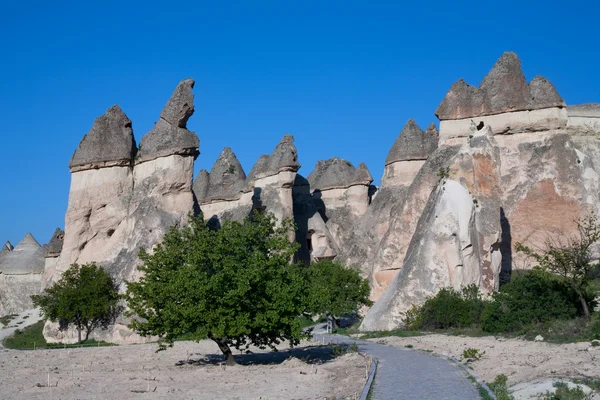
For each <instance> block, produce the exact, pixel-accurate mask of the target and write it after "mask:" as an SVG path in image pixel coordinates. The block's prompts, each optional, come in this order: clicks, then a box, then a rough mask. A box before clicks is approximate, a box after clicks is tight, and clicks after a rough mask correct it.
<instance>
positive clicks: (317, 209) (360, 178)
mask: <svg viewBox="0 0 600 400" xmlns="http://www.w3.org/2000/svg"><path fill="white" fill-rule="evenodd" d="M371 182H373V177H372V176H371V173H370V172H369V169H368V168H367V166H366V165H365V164H364V163H361V164H360V165H359V166H358V167H356V168H355V167H354V165H352V163H350V162H349V161H346V160H343V159H341V158H337V157H334V158H331V159H329V160H322V161H319V162H317V164H316V166H315V169H314V170H313V171H312V172H311V173H310V174H309V176H308V178H307V179H305V178H304V177H301V176H297V178H296V181H295V183H294V190H293V199H294V219H295V221H296V225H297V226H298V231H297V235H296V239H297V240H298V242H299V243H300V245H301V248H300V251H299V258H300V259H303V260H305V261H309V260H316V261H318V260H322V259H332V258H334V257H336V256H338V255H340V254H341V246H342V245H344V244H346V243H348V242H349V241H351V240H352V239H351V238H352V237H353V236H354V235H355V234H356V232H354V230H353V227H354V224H355V223H357V222H358V220H359V219H360V217H361V216H362V215H363V214H364V213H365V212H366V211H367V208H368V207H369V204H370V202H371V197H372V195H373V193H372V192H373V188H372V187H371Z"/></svg>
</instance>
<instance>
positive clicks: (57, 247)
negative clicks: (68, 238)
mask: <svg viewBox="0 0 600 400" xmlns="http://www.w3.org/2000/svg"><path fill="white" fill-rule="evenodd" d="M64 238H65V231H63V230H62V229H60V228H56V230H55V231H54V233H53V234H52V238H51V239H50V241H49V242H48V247H46V257H58V256H60V252H61V251H62V245H63V240H64Z"/></svg>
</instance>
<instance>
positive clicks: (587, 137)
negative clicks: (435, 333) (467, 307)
mask: <svg viewBox="0 0 600 400" xmlns="http://www.w3.org/2000/svg"><path fill="white" fill-rule="evenodd" d="M524 82H525V80H524V78H523V75H522V72H521V70H520V62H519V61H518V58H516V56H515V55H514V54H512V53H507V54H505V55H503V56H502V57H501V59H500V60H499V61H498V63H497V64H496V66H495V67H494V68H493V69H492V71H491V72H490V73H489V74H488V75H487V76H486V78H485V79H484V81H483V82H482V84H481V85H480V87H479V88H473V87H470V86H467V85H466V84H464V82H459V83H457V84H455V85H453V87H452V88H451V89H450V92H449V93H448V94H447V95H446V97H445V98H444V100H443V101H442V103H441V104H440V107H439V108H438V111H437V115H438V116H439V117H440V120H441V123H440V125H441V129H440V141H441V147H440V148H438V150H436V151H435V152H434V153H433V154H432V155H431V156H430V158H429V159H428V160H427V162H426V163H425V164H424V165H423V167H422V168H421V170H420V171H419V175H418V176H417V178H415V183H416V182H418V181H420V180H422V179H423V175H422V174H423V173H424V170H425V169H426V168H427V167H428V164H430V163H432V162H433V160H438V161H436V164H439V165H440V168H441V170H440V172H441V173H440V178H438V179H439V181H438V183H437V184H436V185H435V186H434V190H433V192H432V193H431V196H429V197H428V200H427V207H426V208H425V210H424V211H423V213H422V215H420V216H419V217H418V221H419V222H418V224H419V225H418V227H417V229H416V233H415V234H414V236H413V237H412V240H411V242H410V245H409V247H408V250H407V252H406V257H405V258H404V263H403V266H402V268H401V270H400V273H399V274H398V275H397V276H396V277H395V279H394V280H393V281H392V283H391V284H390V286H389V287H388V289H387V290H386V292H385V293H384V294H383V295H382V296H381V298H380V300H379V301H378V302H377V303H376V304H375V306H374V307H373V308H372V309H371V310H370V311H369V313H368V314H367V316H366V317H365V319H364V321H363V323H362V326H361V329H362V330H379V329H394V328H398V327H400V326H402V318H403V313H404V312H405V311H406V310H407V309H408V308H409V307H410V306H411V304H419V303H421V302H422V301H423V300H424V299H425V298H426V297H427V296H431V295H434V294H435V293H436V292H437V291H438V290H439V289H441V288H442V287H445V286H452V287H455V288H459V287H460V286H463V285H467V284H470V283H475V284H477V285H479V286H480V287H481V288H482V290H483V291H488V292H489V291H492V290H495V289H497V288H498V285H499V283H500V281H501V280H506V279H507V277H509V276H510V271H511V269H512V268H527V267H529V265H527V264H526V263H525V260H524V259H523V258H521V257H517V256H516V255H514V254H513V253H512V249H513V245H514V243H515V242H524V243H527V244H529V245H531V246H534V247H536V246H543V245H544V242H545V240H546V239H547V238H548V235H550V234H553V235H570V234H573V233H574V230H575V224H574V223H573V221H574V220H576V219H578V218H580V217H582V216H583V215H585V214H586V213H587V212H588V211H590V210H593V211H595V212H598V210H599V208H600V207H599V205H600V198H599V193H600V192H599V191H598V189H599V187H598V182H599V181H598V176H599V175H598V168H599V167H600V163H599V162H600V159H599V156H600V146H599V144H598V141H597V134H598V133H599V131H598V130H597V129H596V126H595V125H594V122H596V121H595V120H594V119H595V118H596V116H595V111H596V110H597V108H596V107H595V106H594V105H590V106H575V107H569V108H565V105H564V102H563V101H562V99H561V98H560V96H559V95H558V94H557V92H556V90H555V89H554V88H553V86H552V85H551V84H550V83H549V82H548V81H547V80H545V79H543V78H535V79H534V80H532V82H530V83H529V85H526V84H525V83H524ZM527 113H528V114H527ZM535 113H537V114H535ZM524 116H526V117H524ZM584 121H585V122H584ZM590 122H591V123H590ZM467 123H468V125H469V126H468V127H467ZM450 149H454V150H452V151H450ZM444 153H445V154H444ZM408 196H411V195H410V194H409V195H408ZM406 217H407V215H406V214H402V213H400V214H398V215H397V216H396V217H395V218H393V220H392V222H391V223H390V227H391V228H390V231H389V232H388V234H392V235H393V234H394V232H397V231H398V229H397V227H394V226H393V225H394V223H395V220H398V219H399V220H404V219H406ZM393 245H394V241H391V242H390V243H388V244H387V247H388V248H391V249H393V248H394V246H393ZM380 246H381V247H386V243H385V239H384V241H383V242H382V243H381V244H380ZM384 253H385V251H384ZM375 260H376V261H375V262H376V263H381V262H384V263H385V262H386V261H385V258H384V257H380V256H378V257H375Z"/></svg>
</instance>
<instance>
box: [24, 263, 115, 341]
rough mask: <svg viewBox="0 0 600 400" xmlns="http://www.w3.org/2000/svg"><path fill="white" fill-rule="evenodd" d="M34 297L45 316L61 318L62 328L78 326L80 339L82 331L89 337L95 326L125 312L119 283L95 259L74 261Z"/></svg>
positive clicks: (109, 321)
mask: <svg viewBox="0 0 600 400" xmlns="http://www.w3.org/2000/svg"><path fill="white" fill-rule="evenodd" d="M31 299H32V300H33V304H34V305H35V306H36V307H40V309H41V312H42V316H43V317H44V318H45V319H48V320H50V321H52V322H58V324H59V329H61V330H67V329H68V328H69V327H70V326H75V327H76V328H77V335H78V343H81V342H82V337H81V333H82V331H84V332H85V339H84V340H88V338H89V335H90V333H91V332H92V331H93V330H94V329H96V328H98V327H104V328H105V327H107V326H108V325H110V324H112V323H113V322H114V321H115V319H116V318H117V316H118V315H119V313H120V312H121V307H120V306H119V294H118V285H117V283H116V282H115V281H114V280H113V278H112V277H111V276H110V274H109V273H108V272H106V271H105V270H104V269H102V268H101V267H99V266H97V265H96V264H94V263H90V264H84V265H79V264H73V265H71V267H70V268H69V269H68V270H66V271H65V272H64V273H63V274H62V276H61V278H60V280H59V281H58V282H56V283H54V284H53V285H52V286H50V287H48V288H46V289H45V290H44V292H43V293H42V294H39V295H33V296H31Z"/></svg>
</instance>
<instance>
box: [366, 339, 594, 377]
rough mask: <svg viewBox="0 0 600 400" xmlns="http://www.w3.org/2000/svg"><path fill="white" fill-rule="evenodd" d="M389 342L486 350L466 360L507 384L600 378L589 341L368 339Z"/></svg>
mask: <svg viewBox="0 0 600 400" xmlns="http://www.w3.org/2000/svg"><path fill="white" fill-rule="evenodd" d="M371 340H373V341H376V342H380V343H384V344H387V345H391V346H397V347H405V346H407V345H412V346H413V348H414V349H419V350H432V351H433V353H434V354H439V355H442V356H453V357H455V358H457V359H459V360H461V359H462V354H463V351H464V350H465V349H467V348H476V349H478V350H479V351H485V355H484V356H483V357H481V359H480V360H477V361H472V362H470V363H469V365H471V366H472V367H473V370H474V371H475V374H476V375H478V376H479V377H480V378H481V379H482V380H484V381H486V382H492V381H493V380H494V378H495V377H496V376H497V375H500V374H504V375H506V376H507V377H508V383H509V385H511V386H512V385H516V384H518V383H523V382H533V381H536V380H540V379H543V378H563V377H572V378H578V377H589V378H600V347H592V346H591V344H590V343H589V342H584V343H570V344H550V343H544V342H531V341H525V340H520V339H505V338H494V337H479V338H477V337H464V336H446V335H426V336H415V337H408V338H401V337H386V338H381V339H371Z"/></svg>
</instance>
